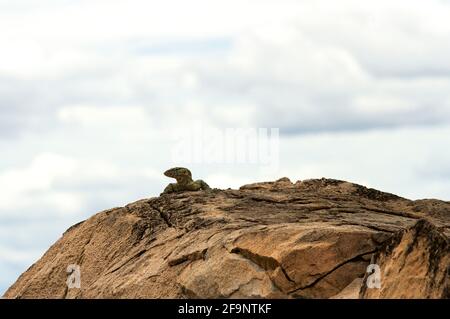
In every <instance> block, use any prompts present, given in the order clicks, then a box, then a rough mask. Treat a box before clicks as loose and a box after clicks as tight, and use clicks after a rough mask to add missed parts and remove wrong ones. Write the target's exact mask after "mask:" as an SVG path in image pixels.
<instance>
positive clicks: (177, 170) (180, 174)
mask: <svg viewBox="0 0 450 319" xmlns="http://www.w3.org/2000/svg"><path fill="white" fill-rule="evenodd" d="M164 175H166V176H167V177H171V178H175V179H176V180H177V182H178V183H184V182H189V181H192V174H191V171H190V170H188V169H187V168H184V167H174V168H171V169H169V170H167V171H165V172H164Z"/></svg>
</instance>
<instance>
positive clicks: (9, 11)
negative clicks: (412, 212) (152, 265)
mask: <svg viewBox="0 0 450 319" xmlns="http://www.w3.org/2000/svg"><path fill="white" fill-rule="evenodd" d="M449 16H450V1H447V0H430V1H416V0H412V1H411V0H409V1H402V0H395V1H392V0H380V1H376V2H371V3H369V2H362V1H350V0H343V1H339V2H337V1H323V0H311V1H309V0H292V1H290V0H239V1H237V0H227V1H206V0H191V1H182V0H167V1H150V0H126V1H125V0H108V1H107V0H89V1H88V0H78V1H73V0H40V1H32V0H15V1H8V0H0V150H1V160H0V190H1V192H0V294H1V293H2V292H3V291H4V290H5V289H7V288H8V287H9V286H10V285H11V284H12V283H13V282H14V281H15V280H16V279H17V277H18V276H19V275H20V274H21V273H22V272H23V271H25V270H26V269H27V268H28V267H29V266H30V265H31V264H32V263H34V262H35V261H36V260H37V259H38V258H40V256H42V254H43V253H44V252H45V251H46V250H47V249H48V247H49V246H50V245H51V244H52V243H53V242H55V241H56V240H57V239H58V238H60V236H61V234H62V233H63V232H64V231H65V230H66V229H67V228H68V227H70V226H71V225H73V224H75V223H77V222H79V221H81V220H84V219H86V218H89V217H90V216H92V215H93V214H94V213H96V212H98V211H101V210H105V209H108V208H111V207H116V206H123V205H126V204H127V203H130V202H133V201H136V200H139V199H142V198H149V197H155V196H158V195H159V193H160V192H161V191H162V190H163V189H164V187H165V186H166V185H167V184H168V183H169V182H172V181H171V180H170V179H168V178H167V177H165V176H164V175H163V174H162V172H164V171H165V170H166V169H168V168H170V167H173V166H179V165H181V166H188V167H189V168H190V169H191V171H192V172H193V175H194V178H201V179H203V180H205V181H207V182H208V183H209V184H210V186H211V187H217V188H229V187H230V188H238V187H239V186H241V185H243V184H246V183H251V182H258V181H268V180H274V179H278V178H280V177H284V176H286V177H289V178H290V179H291V180H292V181H297V180H304V179H309V178H321V177H328V178H336V179H342V180H347V181H351V182H355V183H359V184H362V185H365V186H368V187H373V188H376V189H380V190H383V191H387V192H391V193H395V194H398V195H400V196H404V197H407V198H410V199H420V198H438V199H442V200H447V201H448V200H450V147H449V146H450V58H449V57H450V20H449V19H448V17H449ZM239 129H243V130H244V131H245V130H247V131H246V132H244V131H241V132H237V133H236V130H239ZM233 130H235V131H233ZM233 132H234V133H236V134H235V135H234V138H230V141H231V145H232V146H233V145H237V144H239V143H240V142H242V141H244V142H245V141H249V144H248V145H250V146H249V148H248V149H250V148H251V149H252V150H256V151H259V153H257V154H256V153H255V154H256V155H255V156H254V157H251V155H248V157H245V156H244V159H243V160H242V161H239V160H237V159H236V158H231V159H229V160H227V159H226V155H227V154H228V155H229V154H230V152H231V151H229V150H228V151H227V149H226V146H225V145H226V138H225V136H228V135H227V134H228V133H230V134H231V133H233ZM255 132H256V133H255ZM266 133H267V134H266ZM255 134H256V135H255ZM247 137H248V138H247ZM197 138H198V139H197ZM264 145H265V146H266V147H264ZM253 146H255V148H254V149H253V148H252V147H253ZM244 148H245V146H244ZM221 152H222V153H221ZM224 153H226V154H225V155H224ZM211 154H213V155H214V154H215V155H217V156H212V155H211ZM220 154H221V155H223V156H222V157H221V156H220ZM249 154H250V152H249ZM188 155H190V156H188ZM197 155H198V156H197Z"/></svg>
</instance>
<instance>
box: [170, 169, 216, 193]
mask: <svg viewBox="0 0 450 319" xmlns="http://www.w3.org/2000/svg"><path fill="white" fill-rule="evenodd" d="M164 175H166V176H167V177H171V178H175V179H176V180H177V182H176V183H170V184H169V185H167V187H166V188H165V189H164V192H163V194H169V193H178V192H186V191H199V190H208V189H211V188H210V187H209V185H208V184H207V183H205V182H204V181H203V180H201V179H199V180H196V181H194V180H192V174H191V172H190V171H189V170H188V169H187V168H184V167H175V168H171V169H169V170H167V171H166V172H164Z"/></svg>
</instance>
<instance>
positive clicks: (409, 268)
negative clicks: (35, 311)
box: [4, 178, 450, 298]
mask: <svg viewBox="0 0 450 319" xmlns="http://www.w3.org/2000/svg"><path fill="white" fill-rule="evenodd" d="M449 236H450V202H444V201H438V200H421V201H410V200H407V199H404V198H401V197H398V196H395V195H392V194H388V193H384V192H380V191H377V190H374V189H368V188H365V187H363V186H360V185H356V184H352V183H348V182H344V181H338V180H332V179H316V180H306V181H302V182H301V181H299V182H296V183H291V182H290V181H289V179H287V178H282V179H280V180H278V181H275V182H265V183H256V184H250V185H245V186H243V187H241V188H240V189H239V190H231V189H229V190H217V189H214V190H211V191H199V192H185V193H175V194H167V195H162V196H160V197H157V198H151V199H144V200H140V201H138V202H135V203H132V204H129V205H127V206H125V207H120V208H114V209H110V210H107V211H103V212H100V213H98V214H96V215H94V216H92V217H91V218H89V219H88V220H86V221H84V222H81V223H79V224H76V225H74V226H72V227H71V228H69V229H68V230H67V231H66V232H65V233H64V235H63V236H62V238H61V239H59V240H58V241H57V242H56V243H55V244H54V245H53V246H52V247H50V249H49V250H48V251H47V252H46V253H45V254H44V256H43V257H42V258H41V259H40V260H39V261H37V262H36V263H35V264H34V265H32V266H31V267H30V268H29V269H28V270H27V271H26V272H25V273H24V274H22V275H21V276H20V277H19V279H18V280H17V281H16V283H15V284H14V285H13V286H11V287H10V288H9V290H8V291H7V292H6V293H5V296H4V297H5V298H357V297H360V298H448V295H449V288H448V285H449V283H448V271H449V270H448V269H449V250H448V249H449V248H448V247H449V246H448V240H449ZM371 260H372V263H376V264H379V266H380V269H381V289H376V288H375V289H373V288H372V289H369V288H367V287H366V285H365V284H364V282H365V280H366V279H367V276H368V274H367V273H366V270H367V266H368V265H369V264H370V263H371ZM72 264H75V265H79V266H80V270H81V287H80V288H79V289H78V288H71V289H68V287H67V284H66V282H67V278H68V273H67V272H66V271H67V267H68V266H69V265H72Z"/></svg>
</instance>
